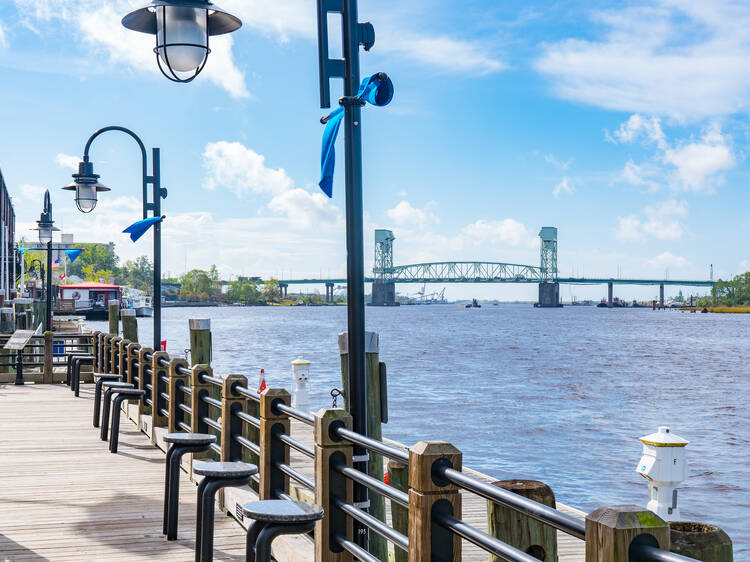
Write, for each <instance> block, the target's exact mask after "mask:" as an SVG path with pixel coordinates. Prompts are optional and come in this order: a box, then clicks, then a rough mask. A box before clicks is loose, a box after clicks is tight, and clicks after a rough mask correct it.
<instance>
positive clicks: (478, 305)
mask: <svg viewBox="0 0 750 562" xmlns="http://www.w3.org/2000/svg"><path fill="white" fill-rule="evenodd" d="M466 308H482V305H481V304H479V303H478V302H477V299H471V303H470V304H467V305H466Z"/></svg>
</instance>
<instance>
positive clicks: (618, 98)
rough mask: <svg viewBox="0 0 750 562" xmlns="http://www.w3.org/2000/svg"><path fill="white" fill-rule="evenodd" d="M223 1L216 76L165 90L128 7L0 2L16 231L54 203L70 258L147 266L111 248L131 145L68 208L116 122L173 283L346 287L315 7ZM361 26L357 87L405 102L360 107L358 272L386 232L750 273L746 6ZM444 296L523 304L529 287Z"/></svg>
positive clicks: (603, 266) (461, 245)
mask: <svg viewBox="0 0 750 562" xmlns="http://www.w3.org/2000/svg"><path fill="white" fill-rule="evenodd" d="M220 5H221V6H222V7H223V8H225V9H227V10H228V11H230V12H233V13H236V14H237V15H239V16H240V17H241V18H242V20H243V22H244V26H243V28H242V29H241V30H240V31H238V32H236V33H234V34H232V36H231V37H225V38H222V39H221V40H216V41H213V42H212V48H213V52H212V54H211V56H210V58H209V61H208V65H207V68H206V70H205V71H204V73H203V74H201V75H200V76H199V77H198V78H197V79H196V80H195V81H194V82H193V83H191V84H187V85H183V84H177V85H176V84H172V83H170V82H168V81H167V80H166V79H165V78H163V77H162V76H161V75H160V74H159V72H158V70H157V67H156V61H155V60H154V56H153V53H152V48H153V45H152V42H151V39H150V38H149V37H146V36H142V35H140V34H136V33H133V32H128V31H126V30H125V29H123V28H122V27H121V26H120V24H119V19H120V17H121V16H122V15H123V14H125V13H127V12H128V11H129V10H130V9H132V8H136V7H139V3H138V2H130V1H128V0H110V1H104V0H13V1H10V0H9V1H7V2H3V3H2V6H1V7H0V83H1V84H2V85H3V88H2V97H3V103H2V104H0V123H1V124H2V132H3V134H2V135H0V168H1V169H2V171H3V174H4V176H5V179H6V182H7V183H8V185H9V189H10V191H11V193H12V194H13V195H14V204H15V206H16V213H17V219H18V222H19V234H22V233H23V232H24V231H25V229H27V228H31V226H32V222H33V221H34V220H35V219H36V218H38V214H39V212H40V210H41V193H42V189H43V188H49V189H50V190H51V192H52V196H53V203H54V206H55V218H56V220H57V222H58V224H59V225H60V226H62V227H63V229H64V230H65V231H66V232H72V233H74V234H75V236H76V240H79V241H94V240H95V241H110V240H111V241H114V242H116V243H117V246H118V251H119V252H120V253H121V255H122V256H123V257H126V258H132V257H135V256H137V255H141V254H150V241H149V239H148V238H147V237H144V238H142V239H141V241H139V242H138V243H137V244H133V243H131V242H130V241H129V239H127V237H126V235H123V234H121V232H120V231H121V230H122V229H123V228H124V227H125V226H127V225H128V224H130V222H132V221H133V220H135V219H136V218H137V217H138V214H139V207H140V203H139V200H138V199H137V198H138V197H139V181H140V180H139V175H138V174H139V160H138V158H139V156H138V152H137V150H136V146H135V145H134V144H133V143H132V141H130V140H129V139H128V138H126V137H124V136H119V135H117V134H110V135H109V136H105V137H102V138H101V139H100V140H99V141H98V142H97V143H96V144H95V146H94V148H93V149H92V160H93V161H94V162H95V165H96V169H97V172H98V173H100V174H101V175H102V182H103V183H105V184H107V185H108V186H110V187H112V188H113V191H112V192H111V193H108V194H106V195H105V196H103V197H102V200H101V202H100V204H99V206H98V207H97V209H96V210H95V211H94V213H92V214H91V215H81V214H80V213H78V212H77V211H76V210H75V208H74V204H73V201H72V198H71V197H70V195H69V193H67V192H63V191H61V190H59V187H60V186H62V185H65V184H66V183H68V182H69V178H70V173H71V171H72V170H71V168H70V166H71V163H74V162H75V161H77V159H78V158H79V157H80V154H81V152H82V150H83V144H84V142H85V140H86V139H87V138H88V136H89V135H90V134H91V132H93V131H94V130H95V129H97V128H99V127H102V126H105V125H110V124H120V125H124V126H127V127H130V128H132V129H133V130H135V131H136V132H138V133H139V134H140V135H141V136H142V138H143V139H144V142H145V143H146V144H147V145H148V146H159V147H160V148H161V149H162V177H163V184H164V186H166V187H167V188H168V189H169V197H168V198H167V199H166V201H165V202H164V212H165V214H167V217H168V218H167V220H166V222H165V225H164V244H165V246H164V257H165V258H164V259H165V265H164V269H165V271H170V272H173V273H181V272H182V271H184V269H185V267H186V266H187V267H188V268H191V267H207V266H209V265H210V264H212V263H215V264H216V265H217V266H218V267H219V268H220V270H221V271H222V273H223V274H224V275H225V276H229V275H230V274H234V275H236V274H251V275H262V276H270V275H275V276H287V277H288V276H290V275H291V276H295V277H299V276H303V275H304V276H312V275H319V274H321V273H322V274H323V275H328V274H331V275H343V273H344V271H345V260H346V253H345V246H344V222H343V204H344V198H343V173H342V171H343V166H339V168H338V171H337V174H336V178H335V183H334V197H333V199H332V200H328V199H327V198H325V197H324V196H323V195H322V193H321V192H320V191H319V190H318V188H317V185H316V184H317V180H318V175H319V161H320V160H319V159H320V137H321V134H322V126H321V125H320V123H319V118H320V116H321V115H323V114H324V110H321V109H320V108H319V104H318V76H317V50H316V45H315V40H316V39H315V33H316V31H315V2H314V1H312V0H304V1H303V0H276V1H275V2H266V1H260V0H228V1H224V2H221V3H220ZM360 19H361V20H362V21H365V20H369V21H371V22H372V23H373V25H374V26H375V30H376V37H377V39H376V44H375V47H374V48H373V50H372V51H370V52H369V53H365V52H363V53H362V58H361V61H362V63H361V64H362V72H363V75H365V74H367V73H370V72H377V71H385V72H387V73H388V74H389V75H390V76H391V77H392V79H393V82H394V84H395V87H396V95H395V98H394V101H393V103H392V104H391V105H390V106H388V107H386V108H373V107H367V108H366V109H365V111H364V118H363V135H364V150H363V152H364V170H365V173H364V177H365V210H366V221H367V226H366V229H367V230H366V237H365V247H366V252H367V256H368V258H369V259H368V262H367V264H368V267H369V266H370V265H371V263H372V257H371V256H372V230H373V229H374V228H391V229H392V230H393V231H394V233H395V235H396V242H395V262H396V263H397V264H405V263H415V262H424V261H443V260H450V259H455V260H462V259H463V260H473V259H481V260H487V261H507V262H513V263H528V264H537V263H538V261H539V257H538V245H537V242H536V234H537V233H538V231H539V228H540V227H541V226H557V227H558V228H559V240H560V241H559V244H560V260H559V261H560V273H561V274H562V275H571V274H574V275H587V276H593V275H599V276H606V277H612V276H615V277H616V276H618V275H621V276H623V277H646V276H648V277H653V276H659V277H661V276H664V275H668V276H669V277H670V278H678V277H691V278H707V277H708V270H709V264H711V263H713V264H714V270H715V275H716V276H723V277H726V276H728V275H731V274H733V273H739V272H741V271H745V270H747V269H750V261H748V260H750V256H748V252H747V250H746V249H745V244H744V243H743V242H744V241H745V240H746V239H747V238H748V234H749V230H750V223H749V221H748V213H747V209H748V203H750V201H748V199H749V197H748V192H747V189H746V187H745V184H746V182H747V177H748V166H747V163H746V161H745V152H746V151H747V145H748V139H749V131H748V118H747V116H748V105H749V102H750V81H749V80H748V78H749V77H750V76H749V75H750V70H748V68H749V67H748V65H747V60H748V59H749V58H750V56H749V55H750V39H748V36H747V33H746V30H747V29H748V26H749V25H750V6H748V5H747V4H746V3H742V2H728V1H720V0H717V1H716V2H712V3H710V5H706V4H705V3H699V2H687V1H686V2H680V1H676V0H664V1H661V2H659V1H655V2H625V3H623V2H613V3H606V2H601V3H598V7H597V8H592V7H591V6H590V3H587V2H528V3H524V5H523V7H520V8H519V7H517V4H516V3H509V2H508V3H505V2H503V3H498V2H490V1H478V0H477V1H467V2H460V3H458V2H447V1H443V0H427V1H424V0H423V1H420V2H399V3H395V2H393V3H389V2H386V3H383V2H374V1H366V0H362V1H361V2H360ZM335 52H336V47H335V46H333V47H332V54H334V53H335ZM339 93H340V88H339V87H338V86H335V87H334V90H333V95H334V96H335V97H337V96H338V94H339ZM339 143H341V141H339ZM339 148H340V145H339ZM339 152H340V153H341V150H339ZM340 160H341V162H340V163H341V164H342V163H343V158H340ZM28 234H33V233H27V234H26V235H27V236H28ZM437 288H439V287H433V288H431V289H437ZM399 290H401V291H404V292H411V293H413V292H416V290H417V287H416V286H402V287H399ZM604 291H605V289H604V288H596V287H594V288H580V287H576V288H574V289H567V288H565V289H563V291H562V294H563V297H564V298H566V299H568V298H570V297H571V296H572V295H576V296H578V297H579V298H600V297H601V296H603V294H604ZM618 292H619V293H620V294H621V296H623V297H628V298H633V297H642V298H650V297H651V296H652V295H653V294H654V293H655V291H654V289H635V288H623V289H622V290H620V291H618ZM448 295H449V296H452V297H466V296H480V297H497V298H503V299H512V298H529V299H531V298H534V296H535V287H533V286H528V287H526V286H515V285H512V286H507V287H501V286H473V285H472V286H452V287H449V288H448Z"/></svg>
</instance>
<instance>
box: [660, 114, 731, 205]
mask: <svg viewBox="0 0 750 562" xmlns="http://www.w3.org/2000/svg"><path fill="white" fill-rule="evenodd" d="M664 161H665V162H666V163H668V164H671V165H672V166H674V167H675V171H674V175H673V179H674V184H675V185H677V186H678V188H680V189H683V190H685V191H709V192H710V191H713V189H714V187H715V186H716V185H719V184H721V183H723V181H724V178H723V177H722V176H721V175H718V176H717V174H720V173H721V172H723V171H726V170H729V169H731V168H733V167H734V165H735V163H736V159H735V156H734V152H733V149H732V146H731V141H730V138H729V136H728V135H723V134H722V133H721V130H720V129H719V127H718V125H716V124H713V125H711V126H710V127H709V128H708V129H707V130H706V131H705V133H704V134H703V137H702V138H701V139H700V140H699V141H692V142H688V143H684V144H680V145H678V146H676V147H675V148H670V149H667V150H666V151H665V153H664Z"/></svg>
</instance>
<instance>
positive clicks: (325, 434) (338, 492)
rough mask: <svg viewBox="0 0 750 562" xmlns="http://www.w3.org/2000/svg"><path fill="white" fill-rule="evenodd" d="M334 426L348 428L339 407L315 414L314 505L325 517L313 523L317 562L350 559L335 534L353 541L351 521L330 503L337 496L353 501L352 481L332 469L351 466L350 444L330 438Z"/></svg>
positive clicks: (347, 418) (349, 419) (347, 419)
mask: <svg viewBox="0 0 750 562" xmlns="http://www.w3.org/2000/svg"><path fill="white" fill-rule="evenodd" d="M334 425H336V426H342V427H345V428H346V429H351V428H352V417H351V416H350V415H349V413H348V412H347V411H346V410H343V409H341V408H324V409H321V410H319V411H318V412H317V413H316V414H315V428H314V434H315V503H316V504H318V505H319V506H321V507H322V508H323V510H324V511H325V517H323V519H321V520H320V521H318V522H317V523H315V561H316V562H350V561H351V560H352V555H351V554H349V553H348V552H347V551H345V550H343V549H342V548H341V547H340V546H338V545H337V544H336V542H335V540H334V537H335V536H336V535H341V536H343V537H346V538H348V539H350V540H351V539H352V533H353V525H352V519H351V518H350V517H347V516H346V514H345V513H344V512H343V511H341V510H340V509H338V508H336V507H335V506H334V504H333V501H332V500H331V498H332V496H336V497H339V498H341V499H343V500H344V501H346V502H347V503H351V502H352V481H351V480H349V479H348V478H346V477H344V476H343V475H342V474H339V473H338V472H336V471H334V470H333V469H332V468H331V466H332V465H333V464H334V463H341V464H343V465H346V466H352V444H351V443H349V442H348V441H344V440H343V439H339V438H335V437H332V436H331V432H330V429H331V426H334Z"/></svg>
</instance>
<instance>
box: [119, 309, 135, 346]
mask: <svg viewBox="0 0 750 562" xmlns="http://www.w3.org/2000/svg"><path fill="white" fill-rule="evenodd" d="M120 316H121V317H122V337H123V338H125V339H126V340H130V341H131V342H137V341H138V319H137V318H136V316H135V310H134V309H132V308H131V309H125V310H122V311H121V312H120Z"/></svg>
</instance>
